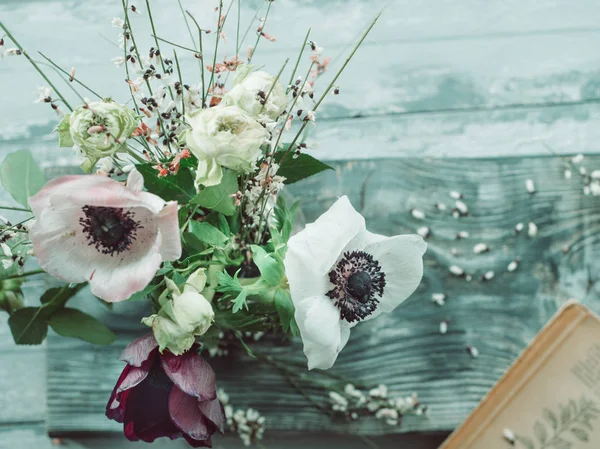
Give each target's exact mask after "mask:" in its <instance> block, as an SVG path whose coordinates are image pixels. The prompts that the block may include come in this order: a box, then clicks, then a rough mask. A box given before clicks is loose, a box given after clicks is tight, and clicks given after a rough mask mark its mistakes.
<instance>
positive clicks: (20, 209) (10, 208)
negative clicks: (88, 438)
mask: <svg viewBox="0 0 600 449" xmlns="http://www.w3.org/2000/svg"><path fill="white" fill-rule="evenodd" d="M0 209H2V210H16V211H18V212H31V209H25V208H23V207H8V206H0Z"/></svg>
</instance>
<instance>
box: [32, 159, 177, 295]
mask: <svg viewBox="0 0 600 449" xmlns="http://www.w3.org/2000/svg"><path fill="white" fill-rule="evenodd" d="M143 187H144V179H143V178H142V175H141V174H140V173H139V172H138V171H137V170H133V171H131V173H130V174H129V178H128V179H127V185H124V184H122V183H120V182H117V181H115V180H113V179H110V178H107V177H105V176H96V175H86V176H63V177H60V178H57V179H54V180H52V181H50V182H49V183H48V184H46V186H45V187H44V188H43V189H42V190H40V191H39V192H38V193H37V194H36V195H35V196H33V197H31V198H30V199H29V202H30V205H31V209H32V211H33V213H34V215H35V217H36V223H35V225H34V226H33V228H32V229H31V231H30V234H29V235H30V237H31V241H32V243H33V248H34V250H35V253H36V255H37V256H38V259H39V262H40V265H41V267H42V268H43V269H44V270H46V271H47V272H48V273H50V274H51V275H53V276H54V277H56V278H58V279H61V280H63V281H66V282H77V283H79V282H89V284H90V287H91V289H92V293H93V294H94V295H96V296H98V297H99V298H102V299H104V300H105V301H109V302H117V301H123V300H126V299H128V298H129V297H130V296H131V295H132V294H134V293H135V292H138V291H140V290H143V289H144V288H145V287H146V286H147V285H148V284H149V283H150V281H151V280H152V279H153V278H154V276H155V274H156V272H157V271H158V269H159V268H160V265H161V263H162V261H163V260H167V261H169V260H177V259H178V258H179V257H180V256H181V241H180V239H179V220H178V217H177V202H175V201H170V202H168V203H166V202H165V201H164V200H162V199H161V198H160V197H158V196H156V195H153V194H151V193H148V192H143V191H142V189H143Z"/></svg>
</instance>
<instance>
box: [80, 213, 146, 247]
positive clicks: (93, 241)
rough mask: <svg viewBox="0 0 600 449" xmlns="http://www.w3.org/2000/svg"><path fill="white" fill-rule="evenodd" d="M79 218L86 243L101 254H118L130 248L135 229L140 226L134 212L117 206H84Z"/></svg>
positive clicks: (134, 236)
mask: <svg viewBox="0 0 600 449" xmlns="http://www.w3.org/2000/svg"><path fill="white" fill-rule="evenodd" d="M81 210H82V211H83V214H84V216H83V217H81V218H80V219H79V223H80V224H81V226H82V227H83V232H84V233H85V234H86V236H87V239H88V245H91V246H94V247H95V248H96V250H97V251H98V252H101V253H102V254H110V255H111V256H113V255H114V254H115V253H116V254H119V253H122V252H123V251H127V250H128V249H130V248H131V244H132V243H133V241H134V240H135V238H136V233H137V230H138V229H140V228H142V226H140V224H139V223H138V222H137V221H136V220H135V219H134V217H135V214H134V213H133V212H131V211H127V212H126V211H125V210H124V209H123V208H119V207H101V206H84V207H83V208H82V209H81Z"/></svg>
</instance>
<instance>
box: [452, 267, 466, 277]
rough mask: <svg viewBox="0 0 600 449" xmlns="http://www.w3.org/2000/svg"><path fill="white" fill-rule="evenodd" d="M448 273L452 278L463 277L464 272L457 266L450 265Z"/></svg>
mask: <svg viewBox="0 0 600 449" xmlns="http://www.w3.org/2000/svg"><path fill="white" fill-rule="evenodd" d="M448 271H450V273H452V274H453V275H454V276H464V275H465V270H463V269H462V268H460V267H459V266H456V265H450V267H449V268H448Z"/></svg>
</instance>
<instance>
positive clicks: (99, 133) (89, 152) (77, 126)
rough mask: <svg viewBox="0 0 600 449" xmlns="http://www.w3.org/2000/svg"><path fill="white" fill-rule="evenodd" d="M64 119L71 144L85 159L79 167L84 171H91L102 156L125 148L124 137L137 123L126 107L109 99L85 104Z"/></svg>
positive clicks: (126, 136)
mask: <svg viewBox="0 0 600 449" xmlns="http://www.w3.org/2000/svg"><path fill="white" fill-rule="evenodd" d="M65 120H66V121H68V124H69V125H68V126H69V131H70V134H71V139H72V140H73V143H74V144H75V145H76V146H77V148H78V149H79V150H80V151H81V154H82V155H83V156H84V158H85V160H84V162H83V164H82V166H81V168H82V169H83V170H84V171H85V172H90V171H92V169H93V168H94V165H95V164H96V162H98V161H99V160H100V159H101V158H103V157H110V156H113V155H114V154H115V153H116V152H118V151H122V150H124V149H125V148H126V140H127V139H128V138H129V137H130V136H131V133H132V132H133V131H134V130H135V128H136V127H137V125H138V120H137V119H136V117H135V115H134V113H133V112H132V111H131V110H130V109H129V108H127V107H126V106H123V105H121V104H119V103H115V102H114V101H112V100H108V101H98V102H92V103H87V104H86V105H84V106H80V107H78V108H76V109H75V110H74V111H73V112H72V113H71V114H70V115H69V116H65ZM60 126H64V125H63V124H61V125H60ZM60 126H59V128H60Z"/></svg>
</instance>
